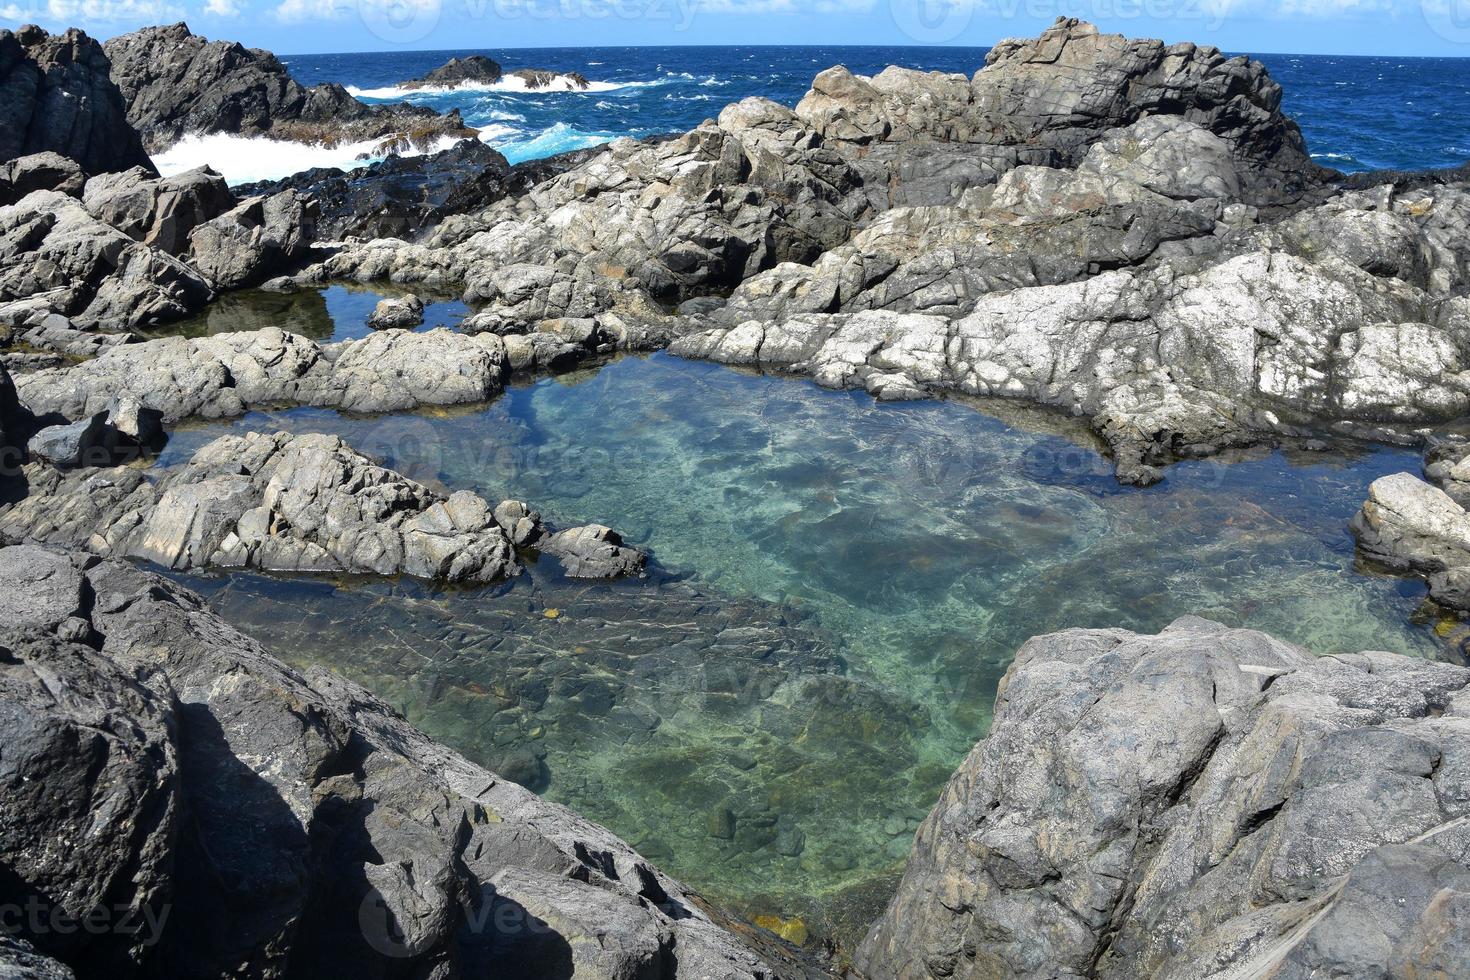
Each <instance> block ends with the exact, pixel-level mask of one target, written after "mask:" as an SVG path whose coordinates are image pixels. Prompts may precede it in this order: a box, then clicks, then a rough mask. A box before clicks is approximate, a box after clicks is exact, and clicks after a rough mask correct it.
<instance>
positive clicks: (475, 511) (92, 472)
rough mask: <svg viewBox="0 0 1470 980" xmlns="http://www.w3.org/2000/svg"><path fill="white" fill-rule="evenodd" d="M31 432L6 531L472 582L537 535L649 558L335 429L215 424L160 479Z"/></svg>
mask: <svg viewBox="0 0 1470 980" xmlns="http://www.w3.org/2000/svg"><path fill="white" fill-rule="evenodd" d="M106 420H107V415H105V414H102V413H99V414H98V415H97V416H94V417H92V418H91V419H87V420H84V421H82V422H77V423H74V424H73V425H72V426H66V427H56V429H55V430H53V429H47V430H44V432H43V433H42V434H41V435H38V436H37V437H36V439H37V440H39V439H40V438H42V436H44V435H45V434H46V433H51V432H53V431H55V432H56V433H57V435H56V436H55V437H54V438H53V442H56V443H57V444H58V445H59V444H60V440H61V436H62V435H65V434H67V433H66V432H64V431H63V430H71V429H75V430H76V433H75V434H72V435H71V443H75V442H77V441H78V440H79V439H85V438H87V437H91V438H92V439H93V442H94V444H96V445H98V446H101V445H102V441H101V439H102V436H101V433H102V431H103V428H104V426H105V423H106ZM35 442H36V440H33V441H32V451H31V456H32V458H33V459H39V460H40V461H41V462H39V463H37V464H34V465H32V466H30V467H27V469H26V471H25V474H24V475H25V478H26V481H27V483H28V484H29V486H30V492H29V494H28V496H27V497H26V498H25V499H24V500H21V501H19V502H17V503H15V504H14V505H9V506H4V507H0V537H4V538H5V539H7V540H11V541H38V542H43V543H48V544H58V545H65V546H67V547H73V548H82V549H85V550H88V551H91V552H93V553H95V554H98V555H104V556H116V557H129V558H141V559H145V560H148V561H152V562H154V563H156V564H158V565H161V566H163V567H164V568H172V569H178V570H186V569H202V568H254V569H259V570H261V571H267V572H302V573H308V574H355V575H387V576H392V575H411V576H414V577H416V578H421V579H427V580H430V581H437V582H451V583H471V584H481V583H487V582H495V581H499V580H501V579H506V578H512V577H514V576H515V575H518V574H519V573H520V571H521V566H520V565H519V564H518V562H517V558H516V555H515V553H514V551H513V547H515V546H521V545H526V544H531V543H537V542H540V543H537V545H536V546H537V547H538V548H540V549H541V550H543V551H545V552H546V553H547V554H551V555H553V556H555V557H558V558H560V559H561V560H562V564H563V565H564V566H565V568H566V571H567V574H569V575H571V576H573V577H577V578H614V577H617V576H619V575H629V574H637V573H638V572H640V571H642V569H643V565H644V562H645V560H646V559H645V556H644V555H643V554H642V553H641V552H639V551H637V550H635V549H632V548H626V547H622V546H621V540H620V539H619V538H618V536H617V534H616V533H614V532H612V531H610V530H609V529H607V528H605V527H602V526H600V525H592V526H591V527H587V528H574V529H572V530H569V531H562V532H560V533H558V534H552V535H550V536H549V537H548V536H547V534H548V532H547V531H546V529H545V528H544V526H543V525H542V524H541V523H540V521H539V518H538V517H537V516H536V515H535V514H534V512H532V511H530V510H529V509H528V508H526V507H525V505H524V504H520V503H519V502H517V501H506V502H503V503H502V504H500V505H499V506H498V507H496V508H494V510H492V508H491V505H490V504H489V503H487V502H486V501H485V500H483V499H482V498H480V497H478V496H476V495H475V494H473V493H470V492H468V491H459V492H457V493H452V494H444V493H440V492H438V491H436V490H432V489H430V488H428V487H426V486H423V485H422V484H419V483H416V482H414V481H413V480H410V479H408V478H406V477H404V476H402V475H401V474H398V473H395V472H393V471H392V470H389V469H386V468H385V467H383V466H380V465H378V464H377V463H376V462H375V461H373V460H372V459H370V458H368V457H367V456H364V455H363V454H361V453H359V452H357V451H356V450H354V449H352V448H351V447H350V446H348V445H347V444H346V443H344V442H343V441H342V440H341V439H339V438H337V437H336V436H325V435H297V436H293V435H289V434H287V433H284V432H278V433H274V434H270V435H262V434H258V433H250V434H248V435H245V436H223V437H221V438H219V439H216V440H215V441H213V442H211V443H209V444H208V445H206V446H204V447H203V448H202V449H200V450H199V451H198V452H196V453H195V454H194V456H193V458H192V459H191V460H190V461H189V462H188V463H187V464H186V465H184V466H181V467H177V468H175V469H172V470H169V471H167V472H165V473H163V474H162V475H161V476H159V477H158V478H157V479H156V480H154V479H149V478H148V475H147V474H146V473H145V472H143V471H141V470H138V469H136V468H131V467H113V468H98V464H97V463H96V462H92V463H91V464H90V465H91V468H89V469H85V470H80V471H77V472H59V471H60V470H62V469H66V468H70V467H75V466H78V465H85V461H80V462H79V461H75V460H73V459H72V458H71V457H68V458H67V459H64V460H58V459H56V458H55V454H50V455H47V454H42V453H39V452H38V451H37V449H36V448H35ZM75 455H77V454H76V453H73V456H75ZM43 464H44V465H43ZM516 508H519V511H518V512H517V511H516ZM497 512H502V513H504V514H505V515H506V516H505V519H504V520H502V519H501V518H500V517H499V516H497ZM527 521H529V522H530V526H529V527H528V526H527V525H526V522H527ZM543 537H545V541H544V542H541V539H542V538H543Z"/></svg>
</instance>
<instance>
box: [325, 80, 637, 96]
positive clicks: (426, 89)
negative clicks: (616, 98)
mask: <svg viewBox="0 0 1470 980" xmlns="http://www.w3.org/2000/svg"><path fill="white" fill-rule="evenodd" d="M664 81H665V80H664V79H658V80H656V81H650V82H599V81H589V82H588V83H587V87H586V88H582V87H581V86H580V85H578V84H577V83H576V81H574V80H573V79H572V78H571V76H569V75H558V76H556V78H554V79H552V80H551V82H550V83H549V84H547V85H543V86H541V87H539V88H531V87H530V86H528V85H527V84H526V80H525V79H524V78H521V77H520V76H518V75H506V76H505V77H504V78H502V79H501V80H500V81H498V82H462V83H460V84H459V85H425V86H423V87H421V88H405V87H404V86H401V85H387V86H384V87H382V88H358V87H356V86H353V85H349V86H347V91H348V93H349V94H351V95H353V96H356V97H357V98H359V99H406V98H409V97H411V96H414V95H451V94H455V93H459V92H617V91H619V90H620V89H627V88H648V87H650V86H653V85H662V84H664Z"/></svg>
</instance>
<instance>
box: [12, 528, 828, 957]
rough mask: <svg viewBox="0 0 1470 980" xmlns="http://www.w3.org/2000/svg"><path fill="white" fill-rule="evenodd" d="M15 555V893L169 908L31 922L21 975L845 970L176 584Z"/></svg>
mask: <svg viewBox="0 0 1470 980" xmlns="http://www.w3.org/2000/svg"><path fill="white" fill-rule="evenodd" d="M0 575H3V577H4V580H5V581H6V583H7V590H6V594H5V596H4V598H3V599H0V607H3V612H4V615H3V616H0V649H3V650H4V658H3V664H4V665H3V667H0V717H3V718H4V719H5V721H4V725H5V732H4V735H5V738H6V744H7V746H10V747H11V748H13V749H14V751H10V750H9V749H7V752H6V754H5V756H4V758H3V760H0V772H3V774H4V776H5V778H4V779H3V780H0V796H3V803H4V805H3V812H4V813H5V815H6V826H7V832H6V834H5V835H4V836H3V838H0V857H3V859H4V861H5V864H6V867H7V869H9V872H10V873H9V874H8V875H7V877H6V880H5V881H4V882H0V900H3V901H5V902H22V903H23V902H24V901H25V897H26V896H28V895H30V896H36V895H39V896H42V901H43V902H44V903H46V906H47V907H46V911H47V913H48V914H49V913H54V914H55V915H57V916H59V917H60V921H69V922H77V921H80V920H81V919H82V917H84V916H87V915H88V914H91V913H93V910H94V909H98V908H103V909H106V910H107V912H108V913H109V914H113V915H120V914H123V913H131V914H133V915H134V916H135V918H136V920H137V921H139V922H142V923H145V924H147V925H148V926H149V928H147V929H143V928H140V929H139V930H137V931H136V932H133V933H129V932H125V931H123V930H107V931H102V932H99V931H96V930H81V929H79V930H68V931H66V932H64V933H63V932H61V931H57V930H49V929H47V930H41V931H40V933H39V934H32V933H31V932H30V930H28V929H26V928H25V927H22V931H21V934H20V935H18V936H16V937H6V941H5V945H4V946H0V964H4V965H5V968H6V969H10V970H16V969H26V970H33V971H35V973H34V974H33V975H39V976H62V975H67V971H66V969H65V967H63V966H62V965H61V964H66V965H67V966H76V967H77V968H78V969H86V970H88V971H91V972H105V973H106V974H107V975H109V976H118V977H130V976H147V975H156V974H158V973H160V972H168V973H178V974H187V975H189V976H201V977H210V976H224V975H241V976H275V975H277V974H279V973H281V972H283V971H285V970H286V969H287V967H288V964H289V967H290V969H292V970H302V971H304V972H307V973H312V974H319V973H336V972H341V971H344V970H345V971H348V972H351V973H353V974H356V975H378V974H381V973H383V972H384V971H388V970H390V969H391V970H393V971H398V970H408V971H410V972H415V973H425V974H427V973H429V972H433V973H434V974H435V975H438V976H444V977H458V976H480V975H484V974H485V973H486V972H487V971H488V972H489V973H492V974H495V975H504V976H533V975H541V974H542V973H543V972H544V970H545V968H546V966H547V964H548V963H551V964H562V965H563V966H564V967H565V968H566V969H571V968H572V967H573V966H575V968H576V970H577V972H578V975H581V974H582V973H584V972H586V973H589V975H603V976H643V975H648V976H653V975H658V976H666V977H685V976H687V977H722V978H723V977H730V978H742V977H743V978H751V980H754V978H757V977H761V978H765V977H773V976H781V977H792V978H796V977H816V976H820V975H822V971H820V970H819V969H817V968H816V967H815V966H814V965H813V964H811V963H809V962H806V961H803V960H800V959H798V958H796V956H795V954H793V953H790V952H786V951H783V950H781V949H779V948H778V945H777V944H775V943H771V942H768V941H763V940H761V939H760V938H758V937H757V936H755V935H753V934H752V935H751V936H749V937H745V938H740V937H737V936H736V935H735V934H734V933H732V932H731V931H729V930H728V929H727V928H725V927H724V925H723V922H724V920H722V919H721V918H719V917H718V916H716V915H714V914H713V913H711V912H709V911H707V910H706V909H705V907H704V906H703V904H702V903H701V902H700V901H699V900H698V899H697V898H696V897H695V896H693V895H691V894H690V893H688V892H687V891H686V890H685V889H684V888H683V887H682V886H681V885H679V883H678V882H676V881H674V880H673V879H670V878H668V877H667V876H666V875H664V874H663V873H662V872H660V871H658V870H657V869H656V868H654V867H653V866H651V865H650V864H648V862H647V861H645V860H644V859H643V858H642V857H641V856H639V855H638V854H637V853H636V852H634V851H633V850H632V848H630V847H629V846H628V845H627V844H625V843H624V842H623V841H621V840H619V839H618V838H616V837H614V836H613V835H612V834H611V833H609V832H608V831H606V830H604V829H602V828H601V827H598V826H596V825H594V824H591V823H588V822H587V821H585V820H582V819H581V818H579V817H578V816H576V815H575V814H574V813H572V812H570V811H569V810H566V809H564V808H562V807H560V806H557V805H556V804H553V803H548V802H545V801H543V800H541V799H540V798H538V797H536V796H534V795H532V794H531V793H529V792H527V791H525V790H523V789H521V788H520V787H518V786H516V785H515V784H513V783H511V782H508V781H506V780H503V779H501V778H499V777H498V776H497V775H495V774H494V773H491V772H488V771H486V770H484V769H481V768H480V767H478V766H476V765H474V764H472V763H470V762H469V761H467V760H466V759H465V758H463V757H462V756H460V755H458V754H457V753H455V752H453V751H451V750H450V749H447V748H445V747H444V746H442V745H439V744H437V743H435V742H433V741H431V740H430V739H428V738H427V737H426V736H424V735H423V734H421V733H420V732H418V731H416V730H414V729H413V728H412V727H410V726H409V725H408V724H407V722H405V721H404V720H403V718H402V717H400V716H399V715H397V714H396V713H395V712H394V711H393V710H392V709H391V708H389V707H388V706H387V705H386V704H384V703H383V702H381V701H379V700H377V699H376V698H374V697H373V696H372V695H371V694H369V693H368V692H366V691H364V690H363V689H361V688H359V687H357V686H355V685H353V684H351V683H350V682H348V681H346V680H344V679H343V678H341V677H339V676H337V675H335V674H332V673H331V672H329V671H325V670H320V669H314V670H312V671H309V672H308V673H307V674H305V675H303V674H300V673H298V672H296V671H294V670H291V669H290V668H288V667H286V666H284V665H283V664H281V663H280V662H279V661H277V660H275V659H274V658H272V657H271V656H270V655H269V654H267V653H266V652H265V651H264V650H263V649H262V648H261V647H260V646H259V645H258V644H256V643H255V642H254V641H252V640H250V639H249V638H247V637H245V636H244V635H242V634H240V633H238V632H236V631H235V630H234V629H232V628H231V627H229V626H227V625H226V624H225V623H224V622H222V621H221V620H219V619H218V618H216V617H215V616H214V615H212V614H211V613H210V612H209V611H208V610H207V609H206V608H205V607H204V605H203V603H202V601H201V600H200V599H199V598H198V597H197V596H195V595H193V594H192V593H189V592H187V591H185V590H183V589H181V588H179V587H177V586H175V585H173V584H172V583H169V582H167V581H166V580H164V579H161V578H159V577H157V576H155V575H151V574H149V573H146V572H144V571H142V570H140V569H138V568H135V567H133V566H130V565H128V564H125V563H122V562H113V561H106V562H100V563H99V562H97V561H96V559H90V558H72V557H69V556H67V555H64V554H61V553H58V552H53V551H48V550H44V549H40V548H35V547H15V548H6V549H3V550H0ZM99 808H101V809H103V810H105V812H107V814H108V815H109V818H108V820H106V821H104V822H103V823H102V824H100V825H98V824H97V822H96V820H95V815H96V813H97V812H98V811H99ZM58 837H61V838H63V839H66V840H69V841H71V842H72V846H69V847H66V848H58V847H55V846H52V845H53V844H54V842H55V841H56V840H57V839H58ZM243 921H248V922H249V928H242V927H241V923H242V922H243ZM558 968H561V967H558Z"/></svg>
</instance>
